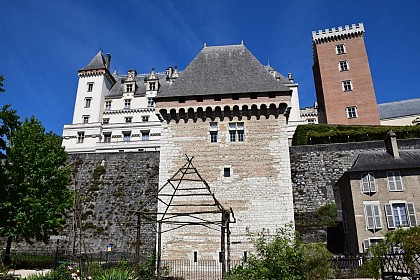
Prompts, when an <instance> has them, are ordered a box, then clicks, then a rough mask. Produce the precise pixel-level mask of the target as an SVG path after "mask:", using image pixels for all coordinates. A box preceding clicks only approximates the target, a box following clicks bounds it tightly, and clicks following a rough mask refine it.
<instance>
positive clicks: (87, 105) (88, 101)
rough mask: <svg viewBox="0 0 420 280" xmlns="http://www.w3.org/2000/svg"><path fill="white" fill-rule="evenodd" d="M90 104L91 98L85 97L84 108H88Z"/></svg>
mask: <svg viewBox="0 0 420 280" xmlns="http://www.w3.org/2000/svg"><path fill="white" fill-rule="evenodd" d="M91 102H92V98H91V97H86V98H85V108H90V103H91Z"/></svg>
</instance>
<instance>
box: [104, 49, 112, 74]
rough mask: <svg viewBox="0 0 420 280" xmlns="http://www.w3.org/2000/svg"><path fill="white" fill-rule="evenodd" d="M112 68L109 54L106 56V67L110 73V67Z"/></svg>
mask: <svg viewBox="0 0 420 280" xmlns="http://www.w3.org/2000/svg"><path fill="white" fill-rule="evenodd" d="M110 66H111V55H110V54H109V53H107V54H106V59H105V67H106V69H107V70H108V71H109V67H110Z"/></svg>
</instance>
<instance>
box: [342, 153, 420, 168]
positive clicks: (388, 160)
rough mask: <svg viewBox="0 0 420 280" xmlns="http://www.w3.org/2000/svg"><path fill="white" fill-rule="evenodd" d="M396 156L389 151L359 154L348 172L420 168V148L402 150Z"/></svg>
mask: <svg viewBox="0 0 420 280" xmlns="http://www.w3.org/2000/svg"><path fill="white" fill-rule="evenodd" d="M399 154H400V157H399V158H395V157H393V156H392V155H390V154H389V153H387V152H365V153H361V154H359V156H358V157H357V159H356V161H355V162H354V164H353V166H352V167H351V168H350V169H349V170H348V172H361V171H374V170H390V169H407V168H420V150H409V151H400V153H399Z"/></svg>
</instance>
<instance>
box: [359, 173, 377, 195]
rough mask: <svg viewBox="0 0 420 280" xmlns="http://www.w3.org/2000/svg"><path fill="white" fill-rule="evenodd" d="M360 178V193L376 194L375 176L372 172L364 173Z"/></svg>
mask: <svg viewBox="0 0 420 280" xmlns="http://www.w3.org/2000/svg"><path fill="white" fill-rule="evenodd" d="M361 177H362V178H361V180H360V185H361V187H362V193H365V194H371V193H376V184H375V176H374V174H373V172H364V173H362V174H361Z"/></svg>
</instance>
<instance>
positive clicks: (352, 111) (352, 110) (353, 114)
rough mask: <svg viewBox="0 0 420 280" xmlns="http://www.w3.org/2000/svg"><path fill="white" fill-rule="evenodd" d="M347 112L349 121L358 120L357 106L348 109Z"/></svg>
mask: <svg viewBox="0 0 420 280" xmlns="http://www.w3.org/2000/svg"><path fill="white" fill-rule="evenodd" d="M346 112H347V118H348V119H354V118H357V107H356V106H351V107H347V108H346Z"/></svg>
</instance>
